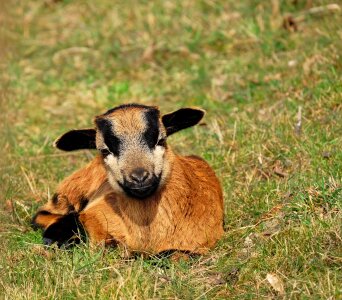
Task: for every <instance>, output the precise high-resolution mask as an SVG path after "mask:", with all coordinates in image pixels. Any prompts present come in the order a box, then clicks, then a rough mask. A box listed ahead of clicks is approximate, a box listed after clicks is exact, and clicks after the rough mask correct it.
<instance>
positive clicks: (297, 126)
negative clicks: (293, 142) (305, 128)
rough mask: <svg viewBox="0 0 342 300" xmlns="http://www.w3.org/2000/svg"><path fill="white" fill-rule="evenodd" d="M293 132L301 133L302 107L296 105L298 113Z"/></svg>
mask: <svg viewBox="0 0 342 300" xmlns="http://www.w3.org/2000/svg"><path fill="white" fill-rule="evenodd" d="M295 132H296V134H297V135H301V133H302V107H301V106H299V107H298V113H297V123H296V125H295Z"/></svg>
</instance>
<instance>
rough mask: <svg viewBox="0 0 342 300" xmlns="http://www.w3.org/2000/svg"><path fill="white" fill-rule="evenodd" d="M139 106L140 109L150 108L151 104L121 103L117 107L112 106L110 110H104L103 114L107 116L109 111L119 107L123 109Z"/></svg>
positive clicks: (111, 111)
mask: <svg viewBox="0 0 342 300" xmlns="http://www.w3.org/2000/svg"><path fill="white" fill-rule="evenodd" d="M130 107H132V108H141V109H151V106H146V105H143V104H137V103H131V104H123V105H119V106H117V107H114V108H112V109H110V110H108V111H107V112H105V113H104V114H103V115H104V116H108V115H110V114H111V113H113V112H115V111H117V110H119V109H125V108H130Z"/></svg>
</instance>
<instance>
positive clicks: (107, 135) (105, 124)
mask: <svg viewBox="0 0 342 300" xmlns="http://www.w3.org/2000/svg"><path fill="white" fill-rule="evenodd" d="M95 122H96V125H97V127H98V128H99V130H100V131H101V133H102V135H103V138H104V142H105V144H106V145H107V147H108V149H109V151H110V152H112V153H113V154H114V155H115V156H119V154H120V140H119V138H118V137H117V136H115V134H114V133H113V129H112V123H111V122H110V121H109V120H107V119H103V118H98V119H96V121H95Z"/></svg>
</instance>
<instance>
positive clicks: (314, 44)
mask: <svg viewBox="0 0 342 300" xmlns="http://www.w3.org/2000/svg"><path fill="white" fill-rule="evenodd" d="M3 2H5V1H3ZM331 3H332V2H331V1H327V0H317V1H310V0H298V1H292V0H284V1H280V0H272V1H257V0H246V1H233V0H229V1H211V0H200V1H178V0H177V1H132V0H128V1H109V0H102V1H90V0H63V1H58V0H45V1H43V0H40V1H34V0H28V1H17V0H11V1H6V3H2V4H1V5H0V6H2V7H1V8H0V24H1V29H0V35H1V36H0V43H1V45H2V47H1V49H0V59H1V60H0V70H1V72H0V84H1V94H0V105H1V110H0V115H1V123H0V243H1V246H0V298H1V299H81V298H83V299H263V298H268V299H338V298H339V297H341V293H342V287H341V282H342V270H341V267H342V246H341V245H342V233H341V227H342V226H341V224H342V220H341V204H342V201H341V200H342V195H341V175H342V173H341V171H342V151H341V145H342V58H341V53H342V41H341V40H342V27H341V24H342V6H341V5H340V4H339V5H338V4H335V5H331ZM329 4H330V5H329ZM128 102H137V103H141V104H146V105H158V106H159V107H160V109H161V111H162V112H164V113H167V112H170V111H173V110H175V109H177V108H180V107H186V106H198V107H201V108H203V109H205V110H206V111H207V114H206V116H205V118H204V121H203V122H202V124H201V126H197V127H195V128H191V129H187V130H185V131H182V132H181V133H178V134H175V135H174V136H172V137H171V138H170V139H169V144H170V146H171V147H173V149H174V151H175V152H178V153H182V154H196V155H199V156H201V157H203V158H205V159H206V160H207V161H208V162H209V163H210V165H211V166H212V167H213V169H214V170H215V172H216V174H217V175H218V177H219V179H220V181H221V183H222V186H223V189H224V199H225V235H224V238H223V239H222V240H221V241H220V242H219V243H218V245H217V246H216V248H215V249H213V250H212V251H211V252H210V253H209V254H208V255H205V256H200V257H193V258H191V259H190V260H186V261H185V260H180V261H173V260H171V259H170V258H169V257H151V258H150V259H146V258H143V257H139V256H137V257H135V258H127V257H125V256H124V253H122V252H121V251H120V250H118V249H109V248H107V249H102V248H96V247H90V246H89V245H88V244H81V245H79V246H77V247H74V248H73V249H71V250H60V249H57V248H53V247H52V248H46V247H44V246H42V244H41V233H40V232H39V231H33V230H32V229H31V228H30V220H31V217H32V215H33V214H34V212H35V211H36V210H37V208H38V207H39V206H41V205H42V204H43V203H45V202H46V201H47V199H48V198H49V197H50V196H51V195H52V194H53V193H54V189H55V188H56V186H57V184H58V183H59V182H60V181H61V180H62V179H63V178H64V177H66V176H67V175H69V174H71V173H72V172H73V171H74V170H76V169H78V168H79V167H81V166H83V165H85V164H86V163H87V162H88V161H89V160H90V159H91V158H92V157H93V156H94V155H95V152H92V151H79V152H73V153H63V152H61V151H58V150H56V149H54V148H53V147H52V142H53V141H54V139H55V138H56V137H58V136H59V135H60V134H62V133H64V132H66V131H67V130H69V129H72V128H87V127H91V126H92V124H93V123H92V122H93V121H92V119H93V117H94V116H95V115H98V114H101V113H103V112H105V111H106V110H107V109H109V108H112V107H114V106H116V105H119V104H123V103H128Z"/></svg>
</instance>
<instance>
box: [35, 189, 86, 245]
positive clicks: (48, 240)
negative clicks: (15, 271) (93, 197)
mask: <svg viewBox="0 0 342 300" xmlns="http://www.w3.org/2000/svg"><path fill="white" fill-rule="evenodd" d="M81 202H82V201H81ZM86 202H87V201H86V200H84V205H86ZM78 217H79V215H78V213H77V212H76V211H75V208H74V206H73V205H72V204H71V203H70V202H69V201H68V198H67V197H63V196H61V195H58V194H55V195H54V196H53V197H52V198H51V199H50V200H49V201H48V203H46V204H45V205H44V206H42V207H41V208H40V209H39V210H38V212H37V213H36V214H35V216H34V217H33V219H32V227H33V228H35V229H37V228H42V229H43V230H44V231H43V243H44V244H45V245H51V244H53V243H55V242H56V243H57V245H58V246H59V247H61V246H62V245H68V244H70V243H79V242H80V241H81V239H83V238H84V237H85V232H84V229H83V226H82V224H81V223H80V222H79V219H78Z"/></svg>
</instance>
